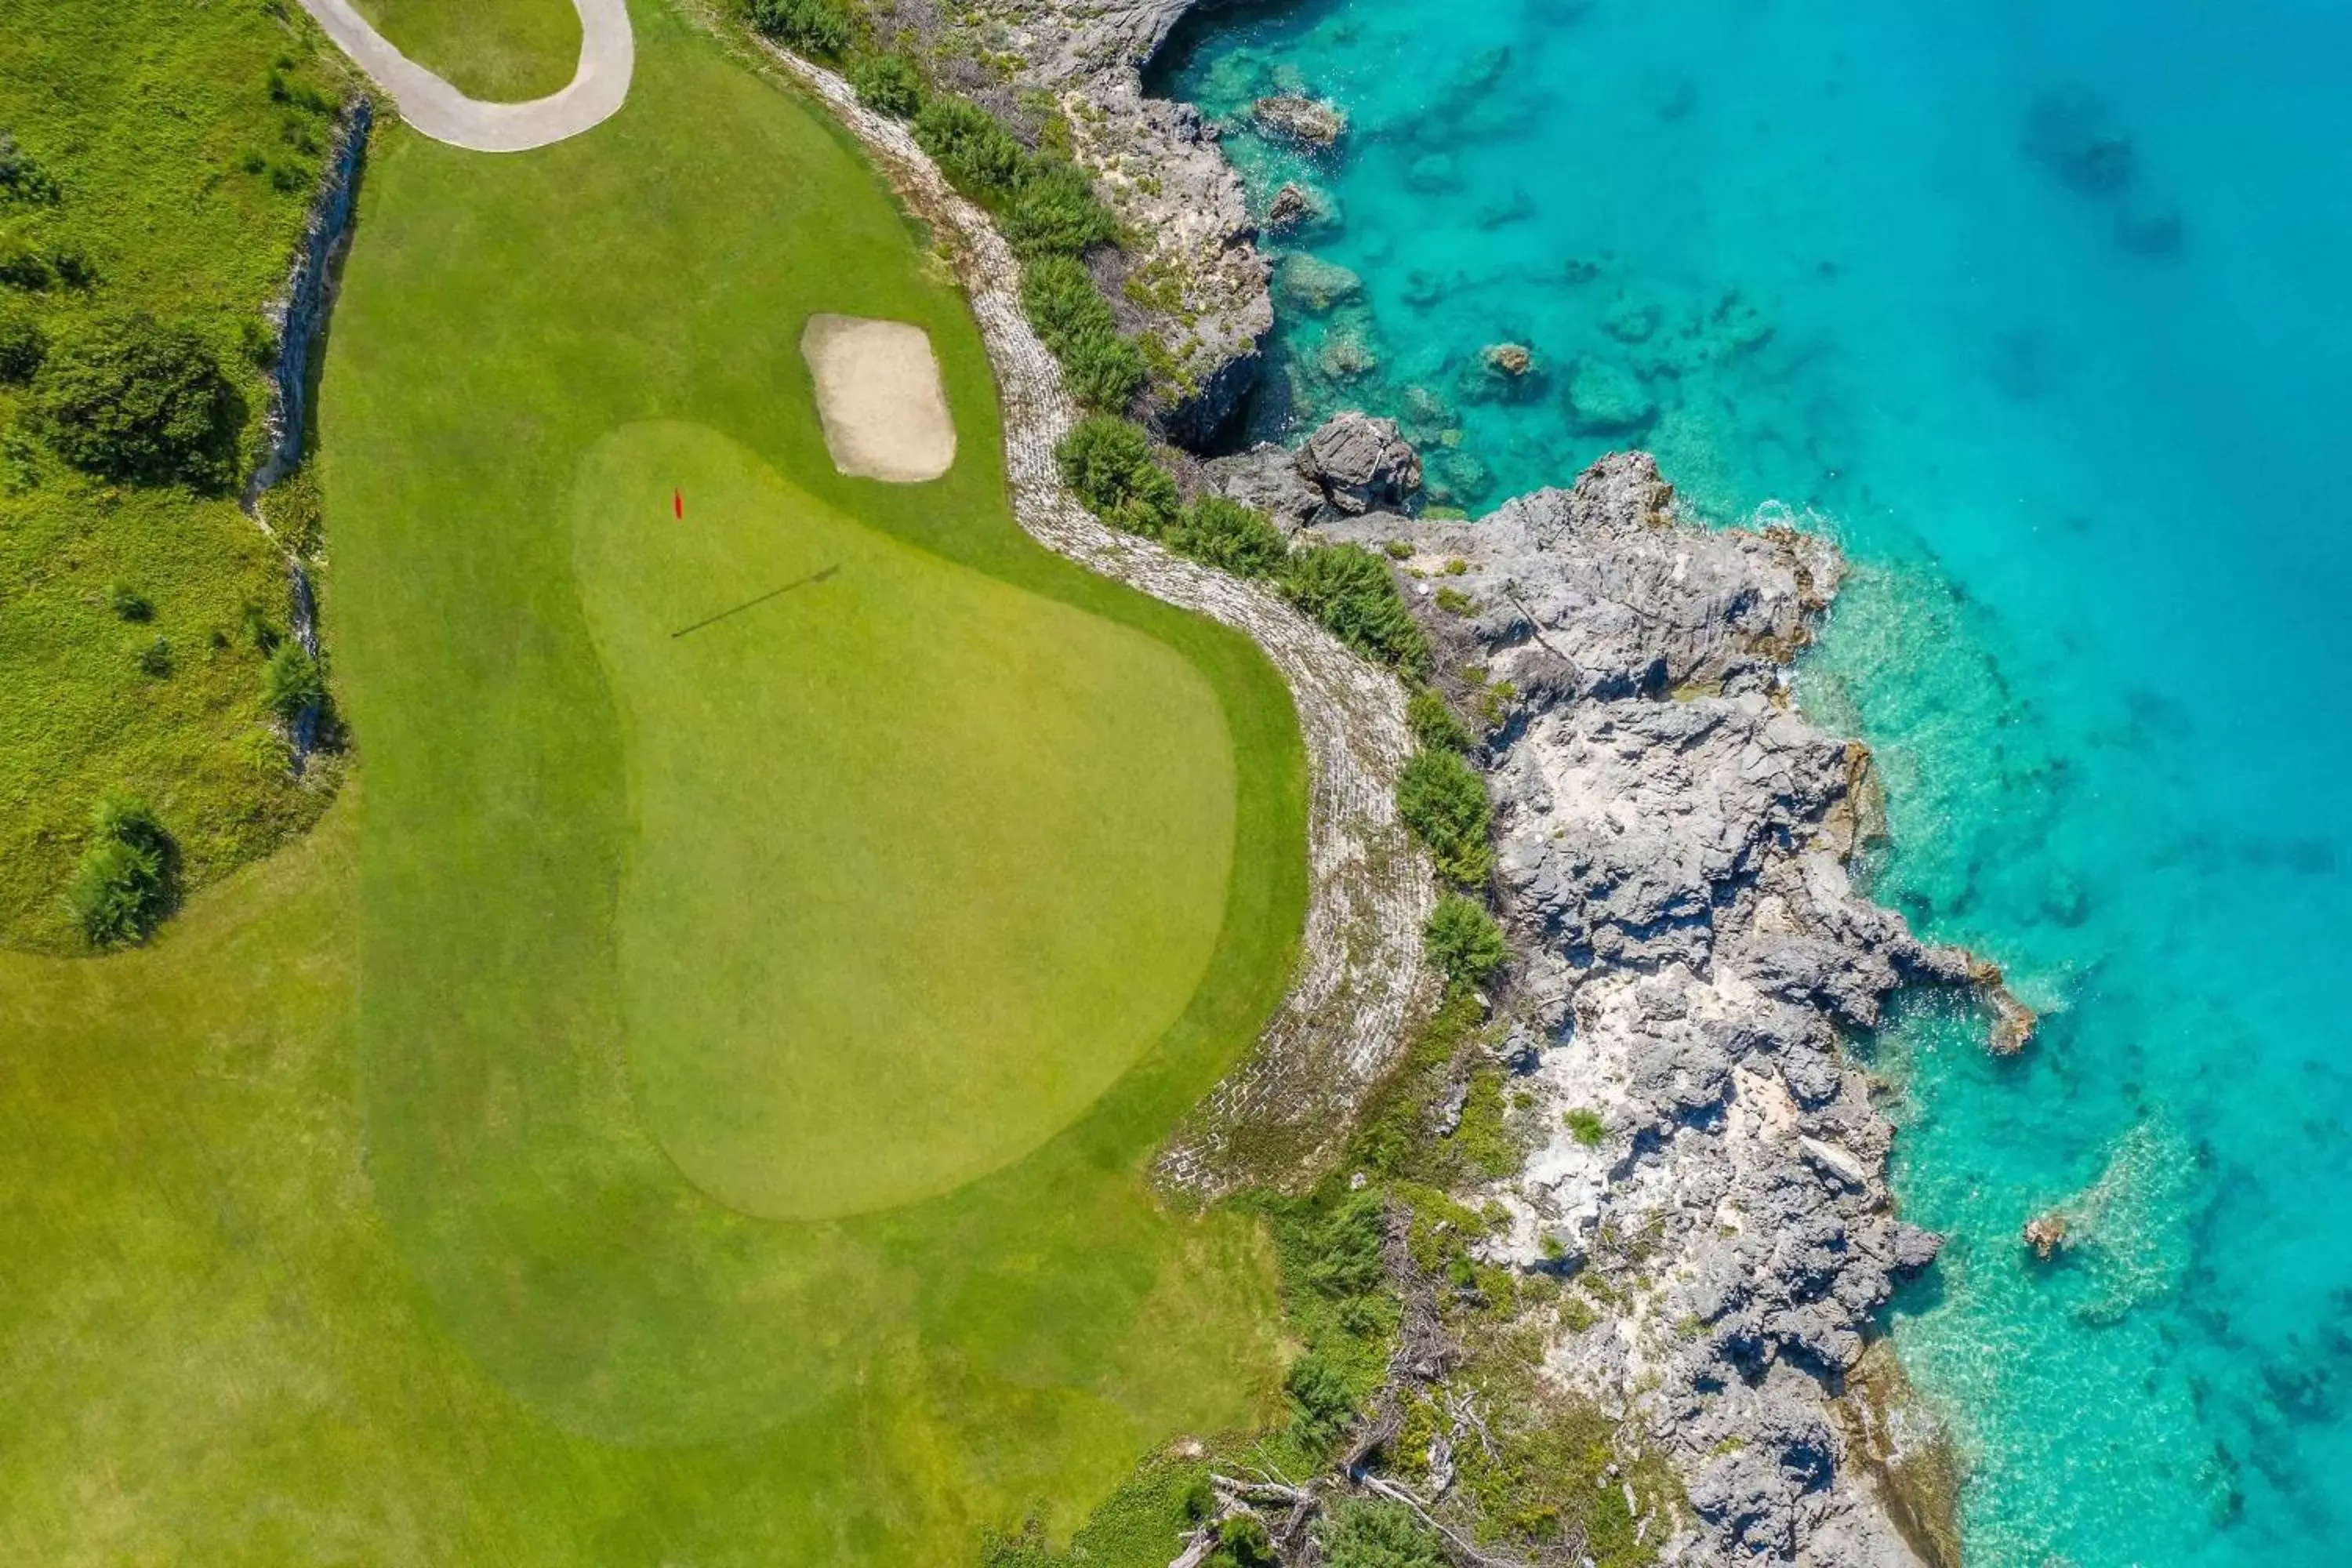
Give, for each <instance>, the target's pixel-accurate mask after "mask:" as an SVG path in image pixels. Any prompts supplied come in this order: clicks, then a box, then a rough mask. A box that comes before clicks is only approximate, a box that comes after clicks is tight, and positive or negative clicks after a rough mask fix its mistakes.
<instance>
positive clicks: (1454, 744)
mask: <svg viewBox="0 0 2352 1568" xmlns="http://www.w3.org/2000/svg"><path fill="white" fill-rule="evenodd" d="M1404 721H1405V724H1406V726H1407V727H1408V728H1410V729H1411V730H1412V738H1413V741H1414V742H1415V743H1416V744H1419V745H1421V746H1423V747H1426V748H1427V749H1428V750H1430V751H1433V752H1466V751H1468V750H1469V749H1470V742H1471V741H1472V740H1473V739H1474V737H1473V736H1472V735H1471V733H1470V727H1469V726H1468V725H1467V724H1465V723H1464V722H1462V721H1461V720H1459V719H1457V718H1455V717H1454V710H1453V709H1452V708H1450V707H1448V706H1447V705H1446V701H1445V698H1444V694H1443V693H1441V692H1439V691H1438V690H1437V689H1436V688H1435V687H1431V686H1424V687H1423V688H1422V689H1420V690H1418V691H1415V692H1414V693H1413V694H1412V698H1411V699H1410V700H1407V701H1406V703H1405V705H1404Z"/></svg>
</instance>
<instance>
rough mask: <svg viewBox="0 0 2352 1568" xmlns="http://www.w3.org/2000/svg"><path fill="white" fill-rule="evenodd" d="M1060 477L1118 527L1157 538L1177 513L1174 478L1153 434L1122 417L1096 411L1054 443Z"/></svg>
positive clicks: (1080, 498) (1055, 458)
mask: <svg viewBox="0 0 2352 1568" xmlns="http://www.w3.org/2000/svg"><path fill="white" fill-rule="evenodd" d="M1054 460H1055V462H1056V463H1058V464H1059V465H1060V466H1061V469H1062V479H1064V481H1065V482H1066V483H1067V484H1068V485H1069V487H1070V489H1072V490H1074V491H1076V493H1077V497H1078V500H1080V501H1081V502H1083V503H1084V504H1085V506H1086V509H1087V510H1088V511H1091V512H1093V513H1094V514H1095V515H1096V516H1097V517H1099V518H1101V519H1102V520H1103V521H1105V522H1108V523H1109V524H1110V525H1111V526H1112V527H1114V528H1123V529H1125V530H1127V531H1128V532H1129V533H1140V534H1143V535H1145V536H1146V537H1148V538H1153V539H1157V538H1158V537H1160V535H1161V534H1163V533H1165V532H1167V531H1168V530H1169V529H1170V527H1171V526H1172V525H1173V524H1174V523H1175V521H1176V518H1177V501H1176V481H1175V480H1173V479H1170V478H1169V477H1168V470H1167V469H1165V468H1161V467H1160V463H1159V461H1158V459H1156V458H1153V457H1152V455H1151V442H1150V438H1149V437H1146V436H1145V435H1144V433H1143V432H1142V430H1140V429H1139V428H1138V427H1137V426H1133V425H1130V424H1129V423H1128V422H1127V421H1126V420H1124V419H1114V418H1111V417H1110V416H1108V415H1097V416H1095V417H1094V418H1092V419H1088V420H1087V421H1085V422H1084V423H1083V424H1081V425H1079V426H1078V427H1077V428H1076V429H1075V430H1073V431H1071V432H1070V433H1069V434H1068V435H1067V436H1065V437H1062V442H1061V445H1060V446H1058V447H1055V448H1054Z"/></svg>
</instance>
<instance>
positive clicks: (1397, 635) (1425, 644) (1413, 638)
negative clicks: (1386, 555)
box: [1282, 544, 1430, 675]
mask: <svg viewBox="0 0 2352 1568" xmlns="http://www.w3.org/2000/svg"><path fill="white" fill-rule="evenodd" d="M1282 591H1283V593H1284V594H1285V595H1287V596H1288V598H1289V599H1290V601H1291V603H1293V604H1295V605H1297V606H1298V607H1299V608H1300V609H1302V610H1305V611H1306V612H1307V614H1308V615H1310V616H1314V617H1315V618H1316V619H1317V620H1318V621H1320V622H1322V623H1323V625H1324V626H1327V627H1328V628H1329V629H1330V631H1331V633H1332V635H1334V636H1335V637H1338V638H1339V640H1340V641H1341V642H1344V643H1346V644H1347V645H1348V646H1349V647H1352V648H1354V649H1355V650H1356V651H1357V652H1359V653H1360V654H1363V655H1364V656H1365V657H1366V658H1372V659H1376V660H1378V661H1379V662H1381V663H1382V664H1386V665H1391V666H1393V667H1395V668H1398V669H1402V670H1404V671H1405V672H1407V673H1408V674H1412V675H1420V674H1423V673H1425V672H1426V671H1427V670H1428V668H1429V658H1430V651H1429V634H1428V633H1426V632H1424V631H1423V630H1422V629H1421V625H1420V623H1419V622H1417V621H1415V620H1414V619H1413V618H1412V611H1411V610H1408V609H1406V608H1405V604H1404V595H1402V594H1400V593H1398V592H1397V585H1396V578H1395V577H1394V576H1393V575H1391V573H1390V571H1389V564H1388V563H1387V562H1385V561H1383V560H1381V558H1380V557H1379V556H1377V555H1375V554H1373V553H1372V552H1370V551H1369V550H1366V549H1364V548H1363V547H1361V546H1360V545H1355V544H1325V545H1318V546H1316V547H1314V548H1313V549H1309V550H1302V551H1300V552H1297V554H1295V555H1293V556H1291V558H1290V560H1289V563H1288V564H1287V565H1286V567H1285V568H1284V571H1283V583H1282Z"/></svg>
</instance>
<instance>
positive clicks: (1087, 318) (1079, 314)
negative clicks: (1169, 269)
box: [1021, 255, 1144, 414]
mask: <svg viewBox="0 0 2352 1568" xmlns="http://www.w3.org/2000/svg"><path fill="white" fill-rule="evenodd" d="M1021 304H1022V308H1023V309H1024V310H1026V311H1027V312H1028V315H1029V321H1030V324H1031V325H1033V326H1034V327H1035V328H1036V329H1037V335H1038V336H1039V337H1040V338H1042V339H1044V340H1045V346H1046V347H1047V348H1049V349H1051V350H1052V351H1053V352H1054V357H1055V359H1057V360H1060V361H1061V362H1062V373H1063V379H1064V380H1065V382H1066V384H1068V386H1069V388H1070V394H1071V395H1072V396H1074V397H1076V399H1077V400H1078V401H1079V402H1080V403H1082V404H1084V405H1086V406H1087V407H1088V408H1092V409H1097V410H1100V411H1101V412H1103V413H1106V414H1116V413H1118V411H1119V410H1120V409H1122V408H1125V407H1126V406H1127V405H1128V403H1129V401H1130V400H1131V399H1132V398H1133V397H1134V396H1135V393H1136V389H1137V388H1139V387H1140V386H1141V385H1142V384H1143V377H1144V364H1143V351H1142V350H1140V349H1139V348H1137V347H1136V346H1135V345H1134V344H1133V343H1131V342H1128V341H1127V339H1125V338H1123V337H1120V336H1119V335H1118V323H1117V322H1116V321H1114V320H1113V319H1112V317H1111V313H1110V304H1109V302H1108V300H1105V299H1104V298H1103V297H1102V291H1101V290H1100V289H1097V288H1096V287H1095V279H1094V274H1092V273H1090V272H1088V271H1087V269H1086V266H1085V264H1084V263H1082V262H1080V261H1078V260H1077V259H1076V258H1074V257H1068V256H1056V255H1042V256H1035V257H1032V258H1030V259H1029V260H1028V261H1027V262H1026V263H1025V264H1024V265H1023V267H1022V268H1021Z"/></svg>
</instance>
